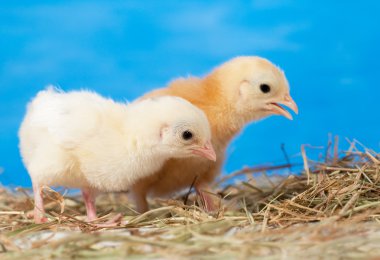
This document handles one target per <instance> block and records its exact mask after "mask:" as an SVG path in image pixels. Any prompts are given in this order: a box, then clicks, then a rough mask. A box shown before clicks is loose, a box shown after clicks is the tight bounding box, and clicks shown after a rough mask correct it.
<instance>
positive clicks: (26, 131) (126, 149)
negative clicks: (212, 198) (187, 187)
mask: <svg viewBox="0 0 380 260" xmlns="http://www.w3.org/2000/svg"><path fill="white" fill-rule="evenodd" d="M19 138H20V152H21V155H22V159H23V162H24V164H25V166H26V168H27V170H28V172H29V175H30V177H31V179H32V184H33V191H34V200H35V208H34V220H35V222H36V223H41V222H44V221H46V220H47V219H46V218H44V217H43V216H44V206H43V201H42V194H41V187H42V186H43V185H48V186H65V187H69V188H80V189H81V190H82V195H83V198H84V202H85V205H86V210H87V218H88V220H89V221H91V220H94V219H96V209H95V195H96V193H97V192H98V191H122V190H126V189H127V188H128V187H129V186H131V185H132V184H134V183H135V182H136V181H137V180H138V179H140V178H143V177H146V176H148V175H150V174H153V173H154V172H155V171H157V170H158V169H160V168H161V167H162V166H163V164H164V162H165V161H166V160H167V159H169V158H185V157H193V156H202V157H205V158H208V159H210V160H213V161H215V160H216V155H215V152H214V149H213V147H212V145H211V141H210V139H211V133H210V127H209V123H208V121H207V118H206V116H205V114H204V113H203V112H202V111H201V110H200V109H198V108H196V107H195V106H193V105H192V104H191V103H189V102H188V101H185V100H184V99H182V98H178V97H158V98H151V99H146V100H142V101H136V102H134V103H131V104H123V103H117V102H114V101H113V100H111V99H106V98H103V97H101V96H99V95H97V94H95V93H92V92H89V91H72V92H62V91H59V90H55V89H54V88H48V89H47V90H44V91H40V92H39V93H38V94H37V96H36V97H35V98H34V99H33V100H32V101H31V102H30V104H29V105H28V109H27V113H26V115H25V118H24V120H23V122H22V124H21V127H20V131H19Z"/></svg>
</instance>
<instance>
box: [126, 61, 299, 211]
mask: <svg viewBox="0 0 380 260" xmlns="http://www.w3.org/2000/svg"><path fill="white" fill-rule="evenodd" d="M263 84H267V86H270V87H269V88H272V89H271V92H270V93H268V92H265V93H264V92H263V90H260V89H261V88H264V90H265V91H266V89H265V88H266V87H262V85H263ZM162 95H171V96H178V97H182V98H184V99H186V100H188V101H189V102H191V103H192V104H193V105H195V106H197V107H198V108H200V109H201V110H202V111H204V112H205V114H206V115H207V118H208V120H209V122H210V126H211V131H212V144H213V146H214V148H215V151H216V154H217V161H216V163H210V162H209V161H206V160H203V159H202V158H182V159H170V160H169V161H167V162H166V163H165V164H164V166H163V167H162V168H161V169H160V170H159V171H158V172H156V173H155V174H153V175H150V176H148V177H145V178H142V179H140V180H139V181H137V183H136V184H134V185H133V187H132V191H133V193H134V194H135V197H136V201H138V204H139V205H144V207H142V208H138V210H140V211H145V210H147V209H148V204H147V202H146V199H145V198H146V196H147V195H152V196H165V195H169V194H171V193H173V192H177V191H180V190H181V189H183V188H188V187H189V186H190V185H191V184H192V183H193V182H194V180H196V181H195V188H196V190H197V192H198V193H199V194H200V195H201V197H202V199H203V200H204V203H205V205H206V209H209V210H214V209H215V205H214V206H213V202H212V198H210V196H207V193H205V192H202V191H204V190H208V189H209V187H208V186H209V184H210V183H212V181H213V180H214V179H215V177H216V176H217V175H218V174H220V172H221V168H222V166H223V162H224V157H225V155H224V154H225V150H226V148H227V146H228V144H229V142H230V141H231V139H232V138H233V137H234V136H235V135H236V134H237V133H238V132H239V131H240V130H241V129H242V128H243V127H244V126H245V125H246V124H247V123H249V122H252V121H255V120H259V119H261V118H264V117H266V116H269V115H271V114H282V115H284V116H286V117H288V118H290V117H291V115H290V114H289V113H288V112H287V111H285V110H281V108H279V106H278V105H277V103H280V104H285V105H287V106H290V107H291V108H292V109H293V110H295V111H296V112H298V110H297V107H296V105H295V103H294V101H293V100H292V99H291V98H290V95H289V87H288V83H287V80H286V78H285V76H284V74H283V72H282V71H280V70H279V69H278V68H277V67H275V66H274V65H273V64H271V63H270V62H269V61H267V60H265V59H262V58H258V57H238V58H235V59H233V60H231V61H229V62H227V63H225V64H222V65H221V66H220V67H218V68H216V69H215V70H214V71H213V72H211V73H210V74H209V75H207V76H206V77H204V78H194V77H191V78H187V79H182V78H181V79H178V80H175V81H173V82H172V83H170V84H169V86H168V87H166V88H162V89H158V90H155V91H152V92H150V93H148V94H147V95H145V98H149V97H157V96H162Z"/></svg>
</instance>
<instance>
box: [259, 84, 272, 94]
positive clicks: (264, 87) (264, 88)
mask: <svg viewBox="0 0 380 260" xmlns="http://www.w3.org/2000/svg"><path fill="white" fill-rule="evenodd" d="M260 90H261V91H262V92H263V93H268V92H270V86H269V85H268V84H261V85H260Z"/></svg>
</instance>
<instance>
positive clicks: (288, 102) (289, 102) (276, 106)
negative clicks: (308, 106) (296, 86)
mask: <svg viewBox="0 0 380 260" xmlns="http://www.w3.org/2000/svg"><path fill="white" fill-rule="evenodd" d="M280 104H281V105H284V106H287V107H288V108H290V109H291V110H293V111H294V113H296V114H298V106H297V104H296V102H294V100H293V99H292V98H291V96H290V95H289V94H286V95H285V97H284V98H283V99H282V100H279V101H276V102H271V103H270V108H269V110H270V111H271V112H272V113H273V114H276V115H283V116H284V117H286V118H287V119H289V120H293V117H292V115H291V114H290V113H289V112H288V111H287V110H285V109H284V108H283V107H282V106H280Z"/></svg>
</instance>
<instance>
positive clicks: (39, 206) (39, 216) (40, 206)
mask: <svg viewBox="0 0 380 260" xmlns="http://www.w3.org/2000/svg"><path fill="white" fill-rule="evenodd" d="M33 193H34V212H33V216H34V222H35V223H37V224H39V223H44V222H47V218H46V217H44V215H45V209H44V201H43V200H42V193H41V187H40V185H38V184H37V183H35V182H33Z"/></svg>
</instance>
